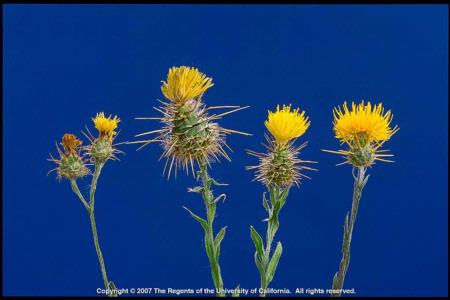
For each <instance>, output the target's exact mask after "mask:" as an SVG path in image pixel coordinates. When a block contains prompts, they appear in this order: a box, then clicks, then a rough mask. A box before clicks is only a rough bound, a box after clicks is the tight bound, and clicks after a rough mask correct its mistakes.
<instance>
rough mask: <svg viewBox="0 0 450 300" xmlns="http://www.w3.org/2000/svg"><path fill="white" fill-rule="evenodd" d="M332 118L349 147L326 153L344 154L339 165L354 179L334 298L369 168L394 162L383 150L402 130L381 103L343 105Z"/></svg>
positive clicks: (338, 293)
mask: <svg viewBox="0 0 450 300" xmlns="http://www.w3.org/2000/svg"><path fill="white" fill-rule="evenodd" d="M333 115H334V121H333V125H334V128H333V129H334V132H335V136H336V138H337V139H338V140H340V142H341V145H346V148H347V149H345V150H338V151H330V150H323V151H326V152H330V153H335V154H339V155H342V156H343V158H344V159H345V161H344V162H342V163H339V164H338V165H343V164H349V165H351V166H352V175H353V179H354V185H353V200H352V208H351V211H350V213H347V215H346V216H345V222H344V239H343V242H342V259H341V262H340V264H339V270H338V271H337V272H336V273H335V274H334V277H333V285H332V287H333V290H336V291H335V293H334V294H333V296H341V290H342V287H343V286H344V280H345V275H346V274H347V270H348V266H349V263H350V244H351V241H352V235H353V228H354V225H355V220H356V215H357V213H358V207H359V202H360V200H361V195H362V192H363V189H364V187H365V185H366V184H367V181H368V180H369V175H366V171H367V168H369V167H370V168H371V167H372V165H373V164H375V162H376V161H382V162H393V161H391V160H388V159H387V157H391V156H393V155H392V154H388V153H386V152H387V151H388V150H382V149H381V147H382V146H383V145H384V143H385V142H386V141H388V140H389V139H390V138H391V137H392V135H394V134H395V133H396V132H397V131H398V130H399V128H398V127H397V126H395V127H394V128H391V127H390V123H391V121H392V118H393V115H392V113H391V111H387V112H384V108H383V105H382V104H381V103H379V104H377V105H374V106H372V105H371V103H370V102H368V103H367V104H365V103H364V101H362V102H361V103H360V104H355V103H352V107H351V110H350V109H349V108H348V107H347V103H345V102H344V105H343V107H342V108H340V107H337V108H335V109H334V110H333Z"/></svg>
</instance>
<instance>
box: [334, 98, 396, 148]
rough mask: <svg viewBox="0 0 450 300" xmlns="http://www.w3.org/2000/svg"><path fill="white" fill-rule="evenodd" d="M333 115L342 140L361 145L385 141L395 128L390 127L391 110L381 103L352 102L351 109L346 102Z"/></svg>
mask: <svg viewBox="0 0 450 300" xmlns="http://www.w3.org/2000/svg"><path fill="white" fill-rule="evenodd" d="M333 115H334V121H333V125H334V132H335V134H336V138H337V139H340V140H341V141H342V142H347V143H349V142H350V143H352V142H355V143H359V144H361V146H365V145H366V144H368V143H371V142H384V141H387V140H388V139H389V138H390V137H391V136H392V135H393V133H394V130H395V129H392V128H391V127H390V123H391V121H392V118H393V115H392V113H391V111H390V110H389V111H387V112H384V108H383V105H382V104H381V103H379V104H377V105H373V106H372V105H371V103H370V102H367V104H365V103H364V101H362V102H361V103H360V104H355V103H354V102H352V107H351V110H350V109H349V108H348V107H347V103H346V102H344V105H343V106H342V108H341V107H336V108H334V110H333Z"/></svg>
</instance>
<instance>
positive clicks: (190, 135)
mask: <svg viewBox="0 0 450 300" xmlns="http://www.w3.org/2000/svg"><path fill="white" fill-rule="evenodd" d="M211 86H212V83H211V79H210V78H208V77H206V75H204V74H202V73H200V72H199V71H198V70H197V69H196V68H191V67H184V66H182V67H179V68H177V67H173V68H171V69H170V71H169V75H168V80H167V83H166V82H164V81H163V85H162V87H161V90H162V91H163V93H164V95H165V96H166V97H167V98H168V99H169V100H171V101H168V102H163V101H161V103H162V106H160V107H159V108H155V109H156V110H157V111H158V112H159V113H161V114H162V117H150V118H148V117H139V118H136V119H138V120H159V121H160V122H161V123H162V125H163V126H162V128H160V129H156V130H152V131H148V132H144V133H141V134H138V135H136V137H139V136H144V135H149V134H158V136H157V137H156V138H154V139H149V140H142V141H135V142H129V144H134V143H136V144H138V143H141V144H143V145H142V146H141V147H140V148H138V149H141V148H142V147H145V146H146V145H148V144H150V143H153V142H159V143H161V145H162V147H163V148H164V152H163V154H162V156H161V157H164V158H166V164H165V166H164V171H163V174H164V173H165V172H166V169H167V168H168V172H167V176H168V177H170V174H171V171H172V168H173V167H175V176H176V174H177V170H178V169H180V168H182V169H185V170H186V172H187V173H189V170H191V171H192V174H193V175H194V174H195V171H194V169H195V167H194V164H195V163H197V164H198V165H199V166H200V165H202V164H206V165H209V164H210V162H211V161H213V160H219V157H223V158H225V159H226V160H230V158H229V156H228V154H227V152H226V150H225V149H226V148H228V149H229V148H230V147H229V146H228V145H227V144H226V141H225V136H226V135H227V134H231V133H239V134H243V135H248V134H246V133H243V132H240V131H236V130H232V129H227V128H223V127H221V126H220V125H219V124H218V123H217V122H215V121H216V120H218V119H221V118H222V117H223V116H225V115H228V114H230V113H233V112H237V111H239V110H242V109H245V108H247V107H248V106H247V107H240V106H211V107H207V106H206V104H204V103H203V102H202V99H201V97H199V96H200V95H201V94H202V93H203V92H204V91H206V90H207V89H208V88H209V87H211ZM222 108H229V109H231V110H229V111H227V112H223V113H219V114H211V113H210V111H211V110H215V109H222Z"/></svg>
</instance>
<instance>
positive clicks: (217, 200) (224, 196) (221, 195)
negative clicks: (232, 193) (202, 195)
mask: <svg viewBox="0 0 450 300" xmlns="http://www.w3.org/2000/svg"><path fill="white" fill-rule="evenodd" d="M222 198H223V202H225V199H226V198H227V195H226V194H220V195H219V196H218V197H217V198H216V199H214V200H213V203H217V202H219V201H220V199H222Z"/></svg>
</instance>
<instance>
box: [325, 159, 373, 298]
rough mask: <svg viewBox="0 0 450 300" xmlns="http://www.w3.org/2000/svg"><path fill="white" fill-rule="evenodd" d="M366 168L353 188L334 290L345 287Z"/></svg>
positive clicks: (362, 169)
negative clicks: (350, 208)
mask: <svg viewBox="0 0 450 300" xmlns="http://www.w3.org/2000/svg"><path fill="white" fill-rule="evenodd" d="M365 172H366V168H365V167H358V168H357V175H356V176H354V179H355V183H354V188H353V201H352V210H351V212H350V220H348V213H347V216H346V217H345V224H344V240H343V242H342V259H341V262H340V264H339V271H338V272H337V273H335V275H334V278H333V289H334V290H341V289H342V287H343V286H344V280H345V275H346V274H347V269H348V265H349V263H350V244H351V241H352V235H353V226H354V225H355V220H356V215H357V213H358V206H359V201H360V199H361V195H362V191H363V188H364V186H365V184H366V182H367V179H368V177H365ZM332 295H333V296H335V297H340V296H341V293H340V292H339V293H336V294H332Z"/></svg>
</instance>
